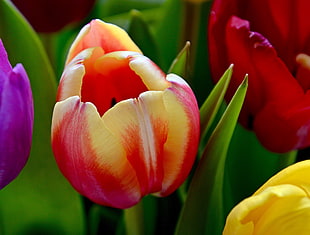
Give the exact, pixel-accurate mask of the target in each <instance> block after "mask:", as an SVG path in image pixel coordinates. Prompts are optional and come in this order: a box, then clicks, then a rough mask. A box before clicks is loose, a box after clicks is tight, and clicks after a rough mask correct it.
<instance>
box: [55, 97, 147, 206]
mask: <svg viewBox="0 0 310 235" xmlns="http://www.w3.org/2000/svg"><path fill="white" fill-rule="evenodd" d="M121 141H122V140H121V139H120V138H119V136H118V135H115V133H113V132H111V130H110V129H109V127H108V126H107V125H106V124H105V123H104V122H103V121H102V119H101V117H100V116H99V114H98V112H97V110H96V108H95V106H94V105H93V104H91V103H83V102H80V99H79V97H77V96H74V97H70V98H68V99H66V100H65V101H62V102H58V103H57V104H56V105H55V108H54V113H53V122H52V147H53V151H54V155H55V158H56V161H57V164H58V166H59V167H60V170H61V171H62V173H63V174H64V176H65V177H66V178H67V179H68V180H69V182H70V183H71V184H72V185H73V187H74V188H75V189H76V190H77V191H78V192H80V193H81V194H82V195H85V196H87V197H88V198H90V199H91V200H93V201H94V202H96V203H98V204H101V205H107V206H112V207H117V208H127V207H130V206H132V205H134V204H136V203H137V202H138V201H139V200H140V198H141V193H140V188H139V183H138V181H137V177H136V174H135V171H134V169H133V168H132V166H131V164H130V163H129V161H128V160H127V158H126V154H127V153H126V151H125V150H126V149H125V148H124V146H123V145H122V142H121Z"/></svg>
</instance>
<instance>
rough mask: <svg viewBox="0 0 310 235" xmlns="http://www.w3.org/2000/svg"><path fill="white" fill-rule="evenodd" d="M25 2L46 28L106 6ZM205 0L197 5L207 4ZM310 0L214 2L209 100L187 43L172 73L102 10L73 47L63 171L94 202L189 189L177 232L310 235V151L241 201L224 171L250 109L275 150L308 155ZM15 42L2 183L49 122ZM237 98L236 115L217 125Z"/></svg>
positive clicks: (1, 68) (255, 126)
mask: <svg viewBox="0 0 310 235" xmlns="http://www.w3.org/2000/svg"><path fill="white" fill-rule="evenodd" d="M13 2H14V4H16V6H17V7H18V8H19V9H20V10H21V12H23V13H24V14H25V16H26V17H28V20H29V22H30V23H31V24H32V26H33V27H34V29H35V30H36V31H37V32H40V33H46V32H55V31H59V30H60V29H62V28H63V27H64V26H65V25H67V24H68V23H72V22H77V21H81V20H82V19H85V17H86V15H87V14H88V13H89V11H90V9H91V7H92V6H93V5H94V4H95V1H77V2H74V3H71V1H64V2H65V3H67V4H68V6H74V7H75V8H76V9H75V10H76V11H71V13H73V12H75V14H73V15H72V16H71V15H70V14H66V13H67V10H66V9H67V6H64V7H63V8H62V10H64V12H58V13H59V14H60V15H59V16H63V17H64V18H61V20H59V21H55V22H54V21H52V22H51V21H50V18H53V17H55V15H53V16H49V14H52V11H50V9H49V8H50V7H51V8H52V6H48V5H45V4H43V2H42V1H34V0H33V1H29V2H32V4H35V5H37V6H40V8H42V9H44V11H43V10H42V11H38V12H36V14H32V10H31V9H30V8H29V6H31V4H29V3H28V4H26V5H25V4H23V2H22V1H18V0H15V1H13ZM86 2H87V3H86ZM203 2H205V1H194V2H191V1H190V3H187V4H193V5H194V6H195V7H197V6H202V5H203ZM40 4H43V5H40ZM279 4H280V5H281V6H280V5H279ZM11 6H12V5H11V3H9V2H8V1H3V2H2V3H0V14H1V13H2V11H3V12H6V11H7V12H11V11H12V12H14V14H12V15H13V17H15V15H17V14H19V13H18V12H17V11H16V9H15V8H12V7H11ZM309 7H310V3H308V2H307V1H306V0H298V1H293V0H288V1H285V2H281V1H271V0H262V1H251V0H248V1H244V0H214V1H213V3H212V6H211V8H210V12H209V13H208V15H209V22H208V27H207V35H206V36H207V39H208V47H209V53H208V56H209V62H210V70H211V74H212V79H213V80H214V82H215V83H216V85H215V87H214V89H213V90H212V92H211V94H210V95H209V96H208V97H207V99H206V101H205V102H204V103H203V104H202V105H200V104H199V102H198V101H197V97H196V95H195V92H194V91H193V90H194V89H193V90H192V88H191V83H190V82H188V83H187V82H186V81H185V80H184V79H183V78H182V77H181V76H179V75H177V74H180V75H183V74H182V72H180V71H183V70H184V68H186V63H187V62H188V61H187V59H188V58H189V57H188V56H187V53H188V51H187V49H188V48H187V47H185V50H183V51H182V52H181V53H180V54H179V56H178V57H177V58H176V60H175V63H177V66H175V67H173V66H172V69H170V70H169V72H168V73H167V74H166V73H165V72H164V71H163V70H162V69H161V68H160V67H159V66H158V65H156V64H155V63H154V62H153V61H152V60H151V59H150V58H148V57H147V56H145V55H144V54H143V52H142V50H141V49H140V48H139V47H138V46H137V45H136V44H135V42H134V41H133V40H132V39H131V37H130V36H129V35H128V34H127V32H126V31H125V30H123V29H122V28H120V27H118V26H116V25H114V24H110V23H105V22H104V21H102V20H99V19H95V20H91V21H90V22H89V23H87V24H86V25H85V26H84V27H83V28H82V29H81V30H80V31H79V33H78V35H77V36H76V37H75V39H74V41H73V42H72V44H71V46H70V48H69V51H68V53H67V54H66V61H65V67H64V69H63V72H62V76H61V78H60V80H59V85H58V90H57V94H56V104H55V102H53V106H54V108H53V110H50V111H51V113H52V117H51V118H50V126H51V133H49V134H50V135H51V149H52V152H53V155H54V157H55V160H56V163H57V166H58V168H59V169H60V172H61V173H62V174H63V176H64V177H65V178H66V179H67V181H68V182H69V183H70V184H71V185H72V187H73V188H74V189H75V190H76V191H77V192H78V193H79V194H80V195H83V196H84V197H85V198H87V199H88V200H90V201H92V202H93V203H95V204H98V205H100V206H105V207H113V208H118V209H126V210H125V211H128V208H134V207H135V206H136V205H137V204H138V205H139V203H140V202H141V201H142V200H143V198H144V197H146V196H147V195H149V194H152V195H155V196H158V197H166V196H169V195H171V194H173V193H174V192H175V191H177V190H179V191H182V190H184V191H185V192H184V195H185V196H184V198H185V199H184V200H183V207H182V211H181V212H180V213H179V215H178V216H179V220H178V223H177V225H176V230H175V231H176V234H184V233H189V232H193V233H194V234H198V233H199V234H204V233H212V234H220V233H222V232H223V234H225V235H228V234H242V235H243V234H244V235H250V234H271V233H275V234H293V233H298V234H308V233H309V231H310V227H309V225H308V224H307V220H308V218H309V217H310V200H309V194H310V178H309V177H308V176H309V172H310V160H306V161H301V162H298V163H296V159H295V158H294V159H293V160H291V159H290V161H289V162H287V163H286V164H285V165H284V167H286V166H288V165H290V166H288V167H286V168H285V169H283V170H282V171H279V172H277V171H278V170H279V169H278V168H277V169H276V170H275V171H274V172H273V173H276V172H277V174H275V175H274V176H273V177H271V178H270V179H269V180H268V181H267V182H266V183H265V184H263V185H262V186H261V187H260V188H259V189H258V190H257V191H256V192H255V193H254V194H252V193H253V192H247V193H250V194H252V196H249V197H248V198H242V199H244V200H242V201H241V200H240V198H238V199H231V201H232V202H231V203H230V204H229V203H227V205H228V206H224V204H225V202H224V201H225V200H227V201H230V200H229V199H227V198H229V197H230V195H225V192H226V191H225V190H224V188H225V186H224V185H225V182H226V181H225V177H224V176H225V174H228V173H227V172H226V169H228V168H227V167H225V160H226V156H227V152H228V145H229V143H230V139H231V136H232V134H233V131H234V128H235V126H236V122H237V119H239V122H240V124H241V125H242V126H244V127H245V128H246V129H248V130H250V131H252V132H253V133H255V135H256V137H257V139H258V141H259V142H260V144H261V145H262V146H263V148H264V149H265V150H268V151H269V152H272V153H293V156H294V157H295V154H297V151H298V150H301V149H305V148H307V147H309V146H310V113H309V110H310V109H309V106H310V105H309V103H308V102H309V101H308V99H309V92H308V89H309V87H310V85H309V84H310V83H309V82H308V80H309V78H308V76H309V75H310V73H309V71H310V57H309V55H308V54H310V51H309V50H310V47H309V46H308V42H309V35H310V24H308V23H307V9H308V8H309ZM5 9H9V10H5ZM68 12H70V11H68ZM41 14H43V15H44V16H42V15H41ZM7 15H9V13H8V14H7ZM57 18H59V17H57ZM18 19H19V20H20V21H21V22H23V24H27V23H26V21H25V19H24V18H18ZM38 19H40V20H38ZM41 19H44V20H41ZM12 22H13V23H14V21H12ZM53 23H54V24H53ZM7 25H8V26H10V27H11V25H10V24H7ZM8 26H6V24H4V23H3V24H1V23H0V38H2V37H3V38H4V39H5V38H6V34H8V33H7V32H9V31H8V30H7V29H8V28H10V27H8ZM1 27H2V29H1ZM27 27H28V26H27ZM29 29H30V27H29ZM27 30H28V29H27ZM30 30H32V29H30ZM251 30H253V31H251ZM31 32H34V31H31ZM8 38H9V37H8ZM3 41H4V42H2V41H1V40H0V118H1V128H0V139H1V141H0V154H1V155H0V160H1V161H0V189H2V188H4V187H5V186H7V185H8V184H9V183H10V182H11V181H12V180H13V179H15V178H16V177H17V176H18V175H19V173H20V172H21V171H22V169H23V168H24V166H25V165H26V163H27V160H28V157H29V155H30V151H31V146H32V144H33V140H32V138H33V136H34V137H35V135H40V133H37V132H35V128H34V135H33V125H34V124H35V125H36V121H37V123H38V122H40V120H36V112H37V111H36V102H38V101H37V100H38V99H41V98H42V97H39V96H38V95H37V94H39V93H37V91H36V89H38V87H37V86H35V84H36V83H37V81H34V80H32V79H31V78H30V76H29V78H30V80H29V78H28V75H27V73H26V71H25V69H24V67H23V65H21V64H20V63H19V64H17V65H16V66H15V67H14V68H12V66H11V64H10V62H9V58H8V54H9V56H10V53H7V52H6V49H5V46H6V43H5V40H3ZM204 43H206V44H207V40H205V41H204ZM197 50H199V48H198V49H197ZM10 51H11V50H10ZM30 60H31V58H30ZM230 65H233V67H232V66H231V67H229V66H230ZM25 67H26V66H25ZM228 67H229V69H228V70H227V68H228ZM180 68H181V69H180ZM26 70H27V69H26ZM232 70H233V71H232ZM34 71H35V70H34ZM225 71H226V72H225ZM223 74H224V75H223ZM222 75H223V76H222ZM244 77H245V78H244ZM199 79H207V78H199ZM247 84H248V85H247ZM247 87H248V89H247ZM47 89H52V88H51V87H50V88H47ZM226 90H227V92H226ZM32 92H33V93H34V94H36V95H34V96H33V95H32ZM224 96H225V98H226V101H227V104H228V105H227V106H225V108H226V111H225V112H224V113H223V114H222V115H221V117H220V118H219V120H218V123H217V125H216V124H215V125H216V127H215V128H214V130H210V128H211V126H212V125H211V124H212V123H213V122H215V121H214V120H215V119H216V114H217V115H220V114H219V112H218V110H220V105H221V101H222V100H223V99H224ZM54 104H55V105H54ZM40 112H41V111H40ZM239 113H240V116H239ZM34 120H36V121H35V122H34ZM213 124H214V123H213ZM209 132H211V134H210V133H209ZM37 138H38V139H40V137H37ZM49 138H50V137H49ZM36 145H40V143H36ZM36 148H37V146H36ZM195 161H197V166H196V165H195ZM282 167H283V166H282ZM191 173H192V174H191ZM232 174H234V173H232ZM189 176H191V177H189ZM50 177H53V176H52V175H50ZM184 182H185V183H184ZM182 184H183V185H182ZM187 186H188V187H187ZM180 187H181V188H180ZM182 187H183V188H182ZM230 190H231V189H230ZM231 191H233V190H231ZM1 193H2V191H1V192H0V194H1ZM180 194H181V193H180ZM231 198H232V196H231ZM227 208H228V209H227ZM214 209H215V210H216V212H214ZM231 209H232V210H231ZM198 210H201V211H200V212H198ZM0 212H1V206H0ZM3 214H5V213H3ZM125 216H126V215H125ZM127 216H128V215H127ZM1 217H2V216H0V218H1ZM129 220H130V221H131V222H132V218H131V219H129ZM222 220H225V221H226V222H224V221H222ZM213 221H216V222H214V223H213ZM204 222H205V223H206V224H204ZM0 224H1V223H0ZM212 226H214V228H212ZM129 227H130V225H129ZM134 227H135V226H134ZM129 230H130V228H129ZM138 230H139V229H138ZM138 230H137V228H135V229H134V232H132V233H133V234H135V233H136V232H137V231H138ZM0 231H1V229H0ZM3 231H8V230H6V229H3ZM129 233H130V232H129ZM68 234H70V233H68Z"/></svg>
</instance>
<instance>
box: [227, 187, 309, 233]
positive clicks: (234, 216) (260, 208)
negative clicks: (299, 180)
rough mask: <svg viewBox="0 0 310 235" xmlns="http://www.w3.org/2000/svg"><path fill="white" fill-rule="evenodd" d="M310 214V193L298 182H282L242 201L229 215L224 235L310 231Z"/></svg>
mask: <svg viewBox="0 0 310 235" xmlns="http://www.w3.org/2000/svg"><path fill="white" fill-rule="evenodd" d="M309 218H310V200H309V198H308V195H307V193H306V192H305V191H304V190H303V189H302V188H300V187H298V186H296V185H289V184H282V185H277V186H272V187H268V188H265V189H264V190H263V191H261V192H260V193H259V194H256V195H254V196H252V197H249V198H247V199H245V200H244V201H242V202H241V203H239V204H238V205H237V206H236V207H235V208H234V209H233V210H232V211H231V212H230V214H229V216H228V217H227V221H226V225H225V228H224V231H223V235H228V234H238V235H247V234H257V235H259V234H262V235H263V234H270V233H271V234H308V232H309V228H307V221H308V220H309ZM305 232H306V233H305Z"/></svg>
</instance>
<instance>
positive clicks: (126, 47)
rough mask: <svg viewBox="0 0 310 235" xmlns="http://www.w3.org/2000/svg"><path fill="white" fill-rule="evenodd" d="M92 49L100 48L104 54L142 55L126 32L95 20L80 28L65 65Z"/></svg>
mask: <svg viewBox="0 0 310 235" xmlns="http://www.w3.org/2000/svg"><path fill="white" fill-rule="evenodd" d="M92 47H101V48H102V49H103V51H104V53H109V52H113V51H135V52H138V53H141V54H142V52H141V51H140V49H139V48H138V47H137V46H136V44H135V43H134V42H133V41H132V40H131V38H130V37H129V36H128V34H127V33H126V31H124V30H123V29H121V28H119V27H117V26H116V25H113V24H109V23H105V22H103V21H101V20H98V19H97V20H92V21H91V22H90V23H89V24H87V25H86V26H84V27H83V28H82V30H81V31H80V33H79V34H78V36H77V37H76V39H75V40H74V42H73V44H72V46H71V48H70V50H69V54H68V57H67V63H69V62H70V61H71V60H72V59H73V58H74V57H75V56H76V55H77V54H78V53H80V52H81V51H83V50H85V49H87V48H92Z"/></svg>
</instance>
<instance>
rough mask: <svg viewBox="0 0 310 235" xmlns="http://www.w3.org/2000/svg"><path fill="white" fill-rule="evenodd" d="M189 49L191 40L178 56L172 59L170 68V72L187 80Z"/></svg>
mask: <svg viewBox="0 0 310 235" xmlns="http://www.w3.org/2000/svg"><path fill="white" fill-rule="evenodd" d="M189 49H190V42H186V43H185V46H184V47H183V49H182V50H181V51H180V53H179V54H178V55H177V57H176V58H175V59H174V60H173V61H172V64H171V66H170V68H169V70H168V73H175V74H177V75H179V76H180V77H183V78H184V79H185V80H186V79H187V78H188V76H189Z"/></svg>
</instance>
